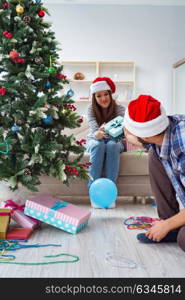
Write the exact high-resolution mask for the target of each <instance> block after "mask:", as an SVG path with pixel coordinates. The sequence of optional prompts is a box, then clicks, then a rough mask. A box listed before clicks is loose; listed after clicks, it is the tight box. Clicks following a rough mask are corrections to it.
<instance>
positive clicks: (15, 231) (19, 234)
mask: <svg viewBox="0 0 185 300" xmlns="http://www.w3.org/2000/svg"><path fill="white" fill-rule="evenodd" d="M32 232H33V229H32V228H18V227H14V228H12V229H11V230H10V231H8V232H7V235H6V239H7V240H16V239H26V240H27V239H28V238H29V237H30V235H31V234H32Z"/></svg>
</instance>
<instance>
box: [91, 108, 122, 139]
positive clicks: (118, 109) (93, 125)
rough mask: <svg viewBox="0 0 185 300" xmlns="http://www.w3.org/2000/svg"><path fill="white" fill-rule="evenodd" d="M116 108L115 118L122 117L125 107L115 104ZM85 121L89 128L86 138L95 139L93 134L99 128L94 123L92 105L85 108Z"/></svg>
mask: <svg viewBox="0 0 185 300" xmlns="http://www.w3.org/2000/svg"><path fill="white" fill-rule="evenodd" d="M116 108H117V111H116V116H121V117H124V115H125V107H124V106H122V105H120V104H117V105H116ZM87 121H88V124H89V126H90V128H89V133H88V135H87V138H95V136H94V133H95V131H97V130H98V129H99V127H100V126H99V125H98V123H97V122H96V118H95V115H94V112H93V108H92V104H90V105H89V106H88V108H87Z"/></svg>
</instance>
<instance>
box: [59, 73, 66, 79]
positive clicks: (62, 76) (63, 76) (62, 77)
mask: <svg viewBox="0 0 185 300" xmlns="http://www.w3.org/2000/svg"><path fill="white" fill-rule="evenodd" d="M66 77H67V76H66V75H64V74H60V73H58V74H56V78H57V79H66Z"/></svg>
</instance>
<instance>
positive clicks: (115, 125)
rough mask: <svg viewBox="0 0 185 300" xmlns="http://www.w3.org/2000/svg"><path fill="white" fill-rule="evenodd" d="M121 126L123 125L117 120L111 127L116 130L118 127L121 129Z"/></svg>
mask: <svg viewBox="0 0 185 300" xmlns="http://www.w3.org/2000/svg"><path fill="white" fill-rule="evenodd" d="M119 126H121V123H120V121H118V120H115V121H114V122H113V123H112V124H111V127H114V128H117V127H119Z"/></svg>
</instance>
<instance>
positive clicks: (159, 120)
mask: <svg viewBox="0 0 185 300" xmlns="http://www.w3.org/2000/svg"><path fill="white" fill-rule="evenodd" d="M168 125H169V119H168V117H167V116H166V112H165V109H164V108H163V106H162V105H161V103H160V102H159V101H158V100H156V99H154V98H153V97H151V96H149V95H140V96H139V97H138V98H137V99H136V100H132V101H131V102H130V103H129V105H128V107H127V109H126V111H125V117H124V127H125V128H126V129H128V131H130V132H131V133H132V134H134V135H135V136H138V137H151V136H154V135H157V134H159V133H161V132H162V131H164V130H165V129H166V128H167V127H168Z"/></svg>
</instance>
